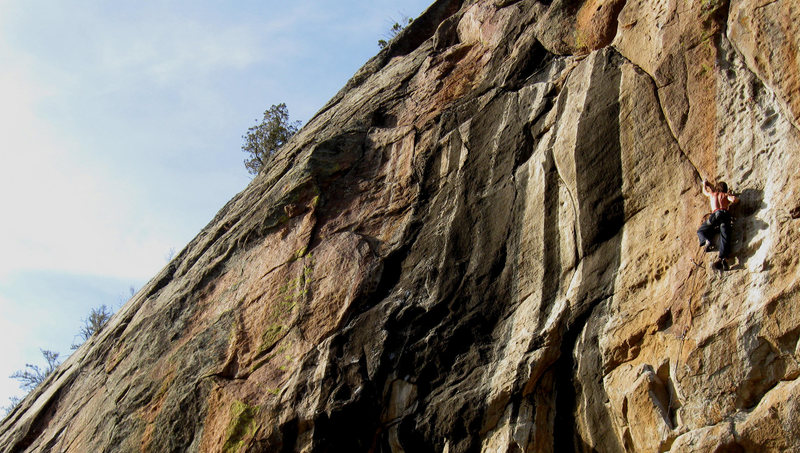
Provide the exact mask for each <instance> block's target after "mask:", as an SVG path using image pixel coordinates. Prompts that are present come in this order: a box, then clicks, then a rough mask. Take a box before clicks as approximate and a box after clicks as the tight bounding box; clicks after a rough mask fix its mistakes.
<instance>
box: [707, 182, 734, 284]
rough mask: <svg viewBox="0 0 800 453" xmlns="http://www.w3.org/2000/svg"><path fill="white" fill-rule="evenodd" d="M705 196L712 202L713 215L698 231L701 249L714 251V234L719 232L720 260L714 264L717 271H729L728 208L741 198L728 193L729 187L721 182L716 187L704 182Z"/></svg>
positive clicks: (729, 226)
mask: <svg viewBox="0 0 800 453" xmlns="http://www.w3.org/2000/svg"><path fill="white" fill-rule="evenodd" d="M703 195H705V196H707V197H708V198H709V201H710V202H711V215H710V216H709V217H708V219H707V220H706V221H705V222H703V224H702V225H700V228H698V230H697V237H698V238H699V239H700V247H705V251H706V252H711V251H713V250H714V246H713V243H712V241H711V240H712V238H713V237H714V233H715V232H717V231H719V259H717V261H715V262H714V264H713V266H714V268H715V269H722V270H728V269H730V265H729V264H728V260H727V258H728V253H729V251H730V250H729V245H730V238H731V214H730V212H728V208H729V207H730V206H731V205H733V204H734V203H736V202H738V201H739V197H737V196H735V195H731V194H729V193H728V185H727V184H726V183H724V182H721V181H720V183H719V184H718V185H717V188H716V190H715V188H714V186H713V185H712V184H711V183H710V182H708V181H706V180H703Z"/></svg>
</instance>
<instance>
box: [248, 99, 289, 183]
mask: <svg viewBox="0 0 800 453" xmlns="http://www.w3.org/2000/svg"><path fill="white" fill-rule="evenodd" d="M256 121H258V120H256ZM298 129H300V121H295V122H290V121H289V109H287V108H286V104H283V103H281V104H278V105H273V106H272V107H270V108H269V109H268V110H267V111H265V112H264V118H263V120H262V121H261V123H259V124H256V125H255V126H253V127H251V128H250V129H248V130H247V134H246V135H243V136H242V138H243V139H244V144H243V145H242V151H244V152H246V153H248V154H249V156H250V157H248V158H247V159H245V160H244V166H245V168H247V171H248V172H249V173H250V174H252V175H257V174H258V172H260V171H261V169H262V168H264V166H265V165H267V164H268V163H269V161H270V160H272V157H273V156H274V155H275V153H276V152H278V150H279V149H280V148H281V147H282V146H283V145H284V144H285V143H286V142H288V141H289V139H290V138H292V135H294V134H295V133H296V132H297V130H298Z"/></svg>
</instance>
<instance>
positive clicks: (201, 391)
mask: <svg viewBox="0 0 800 453" xmlns="http://www.w3.org/2000/svg"><path fill="white" fill-rule="evenodd" d="M799 47H800V6H798V3H797V2H795V1H793V0H702V1H700V0H671V1H664V0H552V1H550V0H547V1H545V0H538V1H537V0H521V1H513V0H480V1H474V0H473V1H456V0H439V1H437V2H435V3H434V4H433V5H432V6H431V7H430V8H429V9H428V10H427V11H426V12H425V13H424V14H422V15H421V16H420V17H419V18H418V19H417V20H416V21H415V22H414V23H413V24H411V25H410V26H409V27H408V28H407V29H406V30H405V31H404V32H403V33H402V34H401V35H400V36H399V37H398V38H396V39H395V40H394V41H393V42H391V43H390V45H389V46H388V47H387V48H386V49H384V50H383V51H382V52H381V53H379V54H378V55H377V56H375V57H374V58H373V59H372V60H370V61H369V62H368V63H367V64H366V65H365V66H364V67H363V68H362V69H361V70H359V71H358V72H357V73H356V74H355V76H354V77H353V78H352V79H351V80H350V81H349V82H348V83H347V85H346V86H345V87H344V88H343V89H342V90H341V91H340V92H339V93H338V94H337V95H336V96H335V97H334V98H333V99H332V100H331V101H330V102H329V103H328V104H327V105H326V106H325V107H324V108H323V109H322V110H321V111H320V112H319V113H318V114H317V115H316V116H315V117H314V118H313V119H312V120H311V121H309V123H308V124H307V125H306V126H305V127H304V128H303V129H302V130H301V131H300V132H299V133H298V134H297V135H295V136H294V137H293V139H292V140H291V142H290V143H288V144H287V145H286V146H285V147H284V148H283V149H282V150H281V152H280V153H279V155H278V156H277V158H276V160H275V162H274V163H273V165H271V166H270V168H269V169H268V171H266V172H264V173H262V174H261V175H259V176H258V177H257V178H255V179H254V180H253V182H252V183H251V184H250V185H249V186H248V187H247V188H246V189H245V190H244V191H243V192H242V193H240V194H239V195H237V196H236V197H235V198H234V199H233V200H231V201H230V202H229V203H228V204H227V205H226V206H225V207H223V208H222V210H221V211H220V212H219V214H218V215H217V216H216V217H215V218H214V219H213V220H212V221H211V223H209V225H208V226H207V227H206V228H204V229H203V230H202V231H201V232H200V234H199V235H198V236H197V237H196V238H195V239H194V240H193V241H192V242H191V243H190V244H189V245H188V246H187V247H186V248H185V249H184V250H183V251H182V252H181V253H180V254H179V255H178V256H177V257H176V258H175V259H174V260H173V261H172V262H171V263H170V264H169V265H168V266H167V267H166V268H165V269H164V270H163V271H161V273H160V274H158V275H157V276H156V277H155V278H153V280H152V281H151V282H150V283H149V284H148V285H147V286H146V287H144V288H142V290H141V291H140V292H139V293H138V294H137V295H136V296H135V297H134V298H133V299H132V300H131V301H130V302H129V303H128V304H127V305H125V306H124V307H123V308H122V309H121V310H120V312H119V313H117V314H116V315H115V316H114V318H113V319H112V320H111V322H110V324H109V326H108V327H107V328H106V329H105V330H104V331H103V332H101V333H100V334H99V335H97V336H96V337H95V338H92V339H91V340H90V341H88V342H87V343H85V344H84V345H83V346H82V347H81V348H80V349H79V350H77V351H76V352H75V353H74V354H73V355H72V356H71V357H70V358H69V359H68V360H67V361H66V362H65V363H64V364H63V365H62V366H61V367H59V369H58V370H57V371H56V373H55V374H54V375H53V376H52V377H51V378H50V379H48V381H47V382H46V383H45V384H44V385H42V386H40V387H39V388H38V389H36V390H35V391H34V392H33V393H32V394H31V395H29V396H28V397H27V398H26V399H25V400H24V401H23V402H22V404H21V405H20V406H19V407H18V408H17V409H16V410H14V411H13V412H12V413H10V414H9V416H8V417H7V418H6V419H5V420H4V421H3V422H2V425H1V426H0V450H2V451H7V452H23V451H26V452H27V451H57V452H81V453H82V452H133V451H137V452H138V451H142V452H184V451H204V452H244V451H253V452H257V451H275V452H292V451H309V452H310V451H314V452H359V451H364V452H368V451H371V452H402V451H405V452H409V453H411V452H414V453H416V452H450V453H455V452H473V451H486V452H521V451H526V452H527V451H530V452H565V451H580V452H590V451H598V452H623V451H639V452H664V451H671V452H688V451H692V452H694V451H697V452H711V451H717V452H723V451H724V452H738V451H742V452H744V451H800V423H798V422H797V420H798V416H797V414H798V411H800V380H798V377H800V363H798V358H799V355H800V350H799V349H798V348H799V347H800V346H798V338H800V309H798V307H797V305H798V303H800V284H798V279H799V278H800V269H799V267H800V253H798V244H800V219H798V217H800V214H798V212H800V172H798V171H797V169H798V168H799V167H800V153H798V145H800V135H799V134H798V131H799V129H798V127H800V116H798V115H800V66H799V63H798V48H799ZM703 178H707V179H710V180H712V181H718V180H725V181H727V182H728V184H729V186H730V187H731V189H732V190H733V191H734V192H735V193H738V194H739V195H740V197H741V203H740V204H739V205H737V206H736V207H735V208H734V210H733V216H734V235H733V256H734V258H735V259H734V264H733V266H732V269H731V270H730V271H727V272H724V273H722V274H719V273H715V272H713V271H712V270H711V268H710V266H709V263H710V261H711V260H712V259H713V258H715V257H713V256H712V255H711V254H708V255H706V254H703V253H702V251H701V250H700V249H699V247H698V245H697V237H696V235H695V230H696V228H697V227H698V226H699V224H700V223H701V221H702V219H703V215H704V214H705V213H706V212H707V211H708V206H707V200H706V199H705V198H704V197H703V196H702V194H701V192H700V182H701V180H702V179H703Z"/></svg>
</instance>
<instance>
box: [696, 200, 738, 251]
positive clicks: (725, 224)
mask: <svg viewBox="0 0 800 453" xmlns="http://www.w3.org/2000/svg"><path fill="white" fill-rule="evenodd" d="M717 231H719V257H720V258H727V257H728V252H729V250H728V244H729V241H730V234H731V215H730V213H729V212H728V211H726V210H724V209H720V210H718V211H714V212H713V213H712V214H711V216H709V217H708V220H706V221H705V222H703V224H702V225H700V228H699V229H698V230H697V237H698V238H700V245H703V243H704V242H708V243H709V244H713V241H712V238H713V237H714V233H716V232H717Z"/></svg>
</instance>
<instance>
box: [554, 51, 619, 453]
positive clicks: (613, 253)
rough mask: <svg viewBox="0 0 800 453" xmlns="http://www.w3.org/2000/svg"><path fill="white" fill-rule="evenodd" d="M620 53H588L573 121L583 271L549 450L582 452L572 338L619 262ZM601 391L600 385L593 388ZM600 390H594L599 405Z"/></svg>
mask: <svg viewBox="0 0 800 453" xmlns="http://www.w3.org/2000/svg"><path fill="white" fill-rule="evenodd" d="M623 61H624V60H623V59H622V58H621V56H620V55H619V54H618V53H617V52H615V51H613V50H610V49H606V50H604V51H601V52H599V53H597V54H595V55H594V56H593V57H592V60H591V63H592V68H591V76H590V77H589V79H588V84H589V86H588V88H587V89H586V90H587V91H586V100H585V102H584V110H583V112H582V114H581V118H580V120H579V123H578V132H577V135H576V137H577V138H576V140H577V142H576V144H575V151H574V159H575V173H576V175H575V180H576V183H577V190H576V192H577V199H578V201H579V209H578V224H579V230H580V237H581V242H580V243H581V248H582V250H581V256H582V259H583V263H582V265H583V272H582V279H581V288H580V291H579V293H578V294H577V298H578V299H577V300H573V301H571V304H572V305H571V307H572V308H571V310H572V313H570V316H569V317H568V318H567V320H566V325H565V326H564V327H563V329H564V334H563V337H562V342H561V356H560V358H559V360H558V362H557V363H556V365H555V367H556V368H555V374H556V379H555V385H556V415H555V422H554V423H555V426H554V433H555V438H554V450H555V451H583V450H585V448H586V447H585V446H582V444H583V442H585V440H584V439H581V438H580V436H579V435H578V433H576V431H575V427H576V423H575V417H576V395H578V394H579V393H578V389H577V388H576V378H578V376H576V372H577V371H578V370H577V367H576V362H575V355H576V354H580V353H581V352H582V351H575V347H576V344H577V340H578V337H579V336H580V334H581V332H583V330H584V328H585V325H586V322H587V320H588V319H589V316H590V315H591V313H592V312H593V311H594V310H595V307H597V305H598V304H599V303H601V302H602V301H603V300H606V298H608V297H610V296H611V295H612V294H614V279H615V276H616V270H617V268H618V267H619V263H620V253H621V234H619V233H620V231H621V229H622V225H623V222H624V205H623V197H622V146H621V144H620V124H619V112H620V108H619V95H620V83H621V78H622V72H621V65H622V64H623ZM596 366H597V368H595V369H591V370H586V372H587V373H590V375H589V376H580V378H585V379H588V380H597V379H600V378H601V376H602V370H601V368H600V364H599V363H598V364H596ZM595 390H599V391H601V392H602V386H599V388H596V389H595ZM606 399H607V397H606V396H605V395H604V392H603V393H601V394H600V395H595V398H594V404H599V405H601V406H602V404H603V401H605V400H606Z"/></svg>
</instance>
